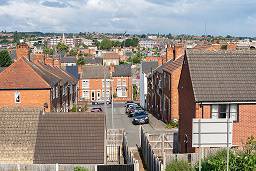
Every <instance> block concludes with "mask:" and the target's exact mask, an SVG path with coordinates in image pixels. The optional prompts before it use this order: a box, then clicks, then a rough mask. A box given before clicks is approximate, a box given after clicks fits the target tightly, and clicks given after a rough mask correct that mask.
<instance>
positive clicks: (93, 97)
mask: <svg viewBox="0 0 256 171" xmlns="http://www.w3.org/2000/svg"><path fill="white" fill-rule="evenodd" d="M91 100H92V101H95V91H92V94H91Z"/></svg>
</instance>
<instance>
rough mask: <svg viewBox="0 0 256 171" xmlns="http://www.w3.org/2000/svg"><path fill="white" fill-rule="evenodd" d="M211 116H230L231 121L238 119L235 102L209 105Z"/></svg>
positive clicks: (216, 117)
mask: <svg viewBox="0 0 256 171" xmlns="http://www.w3.org/2000/svg"><path fill="white" fill-rule="evenodd" d="M211 117H212V118H214V119H218V118H230V119H232V120H233V121H238V105H237V104H219V105H211Z"/></svg>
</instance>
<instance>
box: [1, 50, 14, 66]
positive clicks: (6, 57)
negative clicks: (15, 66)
mask: <svg viewBox="0 0 256 171" xmlns="http://www.w3.org/2000/svg"><path fill="white" fill-rule="evenodd" d="M11 64H12V58H11V56H10V54H9V52H8V51H7V50H2V51H0V67H8V66H10V65H11Z"/></svg>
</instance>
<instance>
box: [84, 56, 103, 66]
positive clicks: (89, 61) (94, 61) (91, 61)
mask: <svg viewBox="0 0 256 171" xmlns="http://www.w3.org/2000/svg"><path fill="white" fill-rule="evenodd" d="M85 64H91V65H95V64H98V65H102V64H103V59H102V58H85Z"/></svg>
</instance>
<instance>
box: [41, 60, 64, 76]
mask: <svg viewBox="0 0 256 171" xmlns="http://www.w3.org/2000/svg"><path fill="white" fill-rule="evenodd" d="M39 65H40V66H39ZM44 65H45V66H49V67H51V66H50V65H46V64H43V63H41V62H39V63H38V65H36V66H37V67H38V68H39V69H40V70H44V71H43V72H47V74H50V75H52V76H54V77H56V78H58V79H59V80H62V78H60V77H59V76H58V75H56V74H55V73H53V72H50V71H48V70H47V69H45V68H44Z"/></svg>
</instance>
